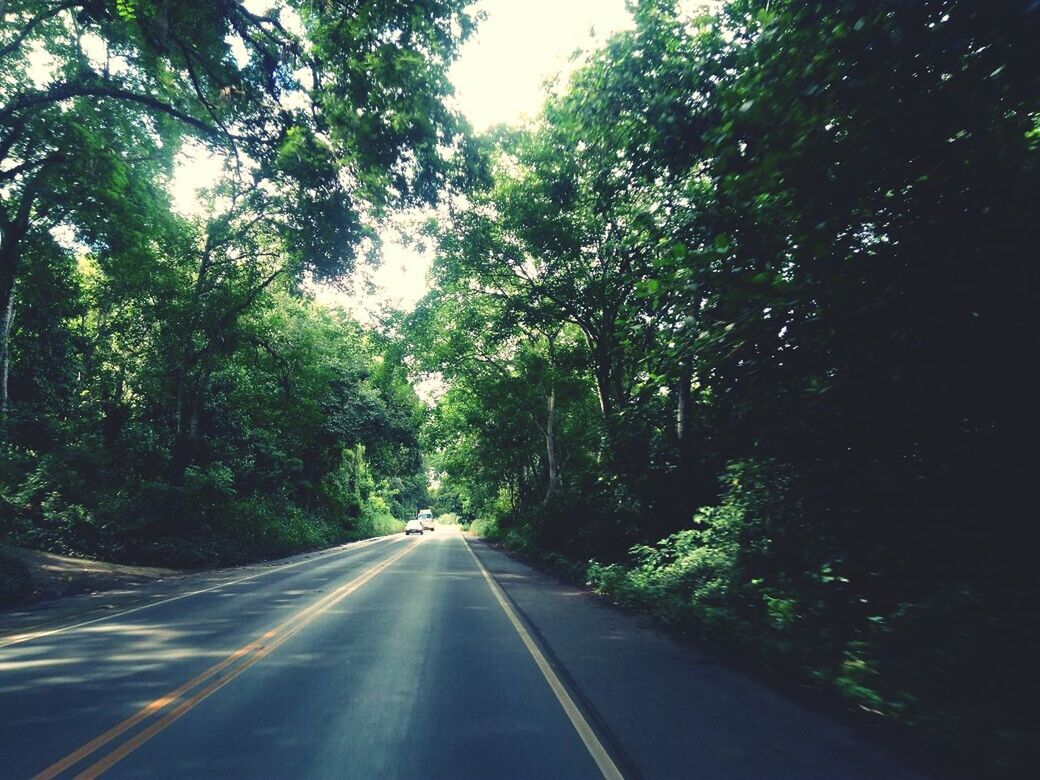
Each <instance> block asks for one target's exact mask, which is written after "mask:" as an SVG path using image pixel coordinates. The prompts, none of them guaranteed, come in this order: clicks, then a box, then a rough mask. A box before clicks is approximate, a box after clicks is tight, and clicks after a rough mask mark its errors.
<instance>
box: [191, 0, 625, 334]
mask: <svg viewBox="0 0 1040 780" xmlns="http://www.w3.org/2000/svg"><path fill="white" fill-rule="evenodd" d="M474 8H475V9H476V10H479V11H483V12H485V14H486V16H487V18H486V19H485V20H484V21H483V22H482V23H481V25H480V27H479V28H478V29H477V32H476V34H475V35H474V36H473V37H472V38H471V39H470V40H469V41H467V42H466V44H465V45H464V46H463V47H462V49H461V51H460V54H459V59H458V60H457V62H456V63H455V65H454V66H453V67H452V69H451V73H450V77H451V80H452V83H453V84H454V85H455V105H456V107H457V108H458V109H459V110H460V111H461V112H462V113H463V114H464V115H465V116H466V118H467V119H469V121H470V123H471V124H472V125H473V126H474V129H476V130H477V131H478V132H479V131H482V130H486V129H487V128H489V127H491V126H493V125H496V124H499V123H509V124H513V123H517V122H521V121H523V118H524V117H525V116H534V115H536V114H537V113H538V110H539V108H540V107H541V104H542V100H543V95H544V90H543V86H542V85H543V83H544V82H545V81H546V79H549V78H552V77H554V76H555V75H556V74H558V73H560V72H564V73H566V72H567V70H568V61H569V59H570V56H571V54H572V53H573V52H575V51H576V50H577V49H579V48H589V47H590V45H592V44H593V43H595V42H597V41H603V40H605V39H606V38H607V37H608V36H609V35H610V34H611V33H613V32H616V31H618V30H621V29H625V28H627V27H630V26H631V25H632V20H631V17H630V16H629V14H628V12H627V11H626V10H625V2H624V0H480V1H479V2H477V3H476V4H475V6H474ZM208 165H209V166H211V165H212V163H211V162H207V160H206V159H204V158H203V157H202V156H201V155H200V156H197V157H196V158H195V159H194V161H186V162H185V164H184V165H183V166H182V169H181V170H180V171H179V172H178V175H177V177H176V179H175V181H174V184H173V190H174V198H175V201H176V202H177V203H178V204H183V206H182V207H184V208H187V207H188V205H189V204H190V202H191V201H192V200H193V198H194V188H195V187H196V186H199V185H200V184H205V183H206V179H207V176H206V173H207V171H206V168H207V166H208ZM214 173H216V172H215V171H214ZM409 218H411V219H413V220H414V219H415V218H416V215H405V216H404V217H403V220H404V221H407V220H408V219H409ZM382 238H383V264H382V266H381V267H380V268H379V269H378V270H376V271H375V272H370V273H369V274H368V276H369V281H370V282H371V283H372V284H374V285H375V287H376V292H374V293H369V292H367V291H365V289H364V285H363V284H361V282H362V278H360V277H359V278H357V279H355V280H354V284H353V285H352V288H353V289H352V291H351V292H348V293H344V292H341V291H337V290H333V289H331V288H324V289H319V290H317V291H316V292H317V298H318V300H319V301H322V302H324V303H327V304H329V305H340V306H344V307H345V308H347V309H348V310H350V311H352V312H353V313H354V314H355V316H357V317H359V318H360V319H362V320H363V321H364V320H369V319H370V317H371V315H372V314H374V313H375V312H377V311H378V310H379V309H381V308H382V307H383V306H384V305H391V306H393V307H394V308H398V309H404V310H409V309H411V308H412V307H413V306H414V305H415V304H416V302H417V301H418V300H419V299H420V298H421V297H422V296H423V294H424V293H425V292H426V288H427V282H426V276H427V272H428V270H429V267H430V263H431V262H432V257H431V255H430V253H429V252H427V253H425V254H420V253H419V252H416V251H414V250H412V249H410V248H408V247H405V246H403V245H402V244H401V243H400V242H398V241H397V239H396V234H395V231H394V229H392V228H391V229H388V230H386V231H384V232H383V234H382Z"/></svg>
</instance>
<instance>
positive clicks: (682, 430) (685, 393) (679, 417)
mask: <svg viewBox="0 0 1040 780" xmlns="http://www.w3.org/2000/svg"><path fill="white" fill-rule="evenodd" d="M692 381H693V370H692V369H691V367H690V366H688V365H685V364H683V365H682V366H681V367H680V369H679V386H678V388H676V389H677V392H676V396H677V397H678V401H677V405H676V410H675V434H676V437H677V438H678V440H679V451H680V453H685V452H686V449H687V445H688V444H689V438H690V406H691V404H692V395H691V389H690V383H691V382H692Z"/></svg>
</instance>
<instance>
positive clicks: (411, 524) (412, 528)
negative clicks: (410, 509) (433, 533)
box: [404, 519, 423, 536]
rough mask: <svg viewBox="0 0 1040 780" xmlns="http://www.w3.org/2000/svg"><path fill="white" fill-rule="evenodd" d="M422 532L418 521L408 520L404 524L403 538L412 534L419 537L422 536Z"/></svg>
mask: <svg viewBox="0 0 1040 780" xmlns="http://www.w3.org/2000/svg"><path fill="white" fill-rule="evenodd" d="M422 532H423V527H422V523H420V522H419V520H418V519H415V520H409V521H408V522H407V523H405V524H404V535H405V536H411V535H412V534H419V536H422Z"/></svg>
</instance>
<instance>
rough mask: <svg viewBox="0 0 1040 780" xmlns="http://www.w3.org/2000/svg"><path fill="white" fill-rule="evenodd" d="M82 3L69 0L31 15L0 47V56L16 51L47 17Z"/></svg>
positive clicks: (80, 0) (49, 17) (77, 0)
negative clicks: (7, 41)
mask: <svg viewBox="0 0 1040 780" xmlns="http://www.w3.org/2000/svg"><path fill="white" fill-rule="evenodd" d="M82 5H83V2H82V0H72V1H71V2H66V3H62V4H61V5H58V6H55V7H54V8H51V9H49V10H47V11H44V12H43V13H41V14H39V15H38V16H36V17H33V18H32V19H31V20H30V21H29V23H28V24H27V25H25V27H23V28H22V31H21V32H20V33H18V34H17V35H16V36H14V38H13V39H12V40H11V41H10V42H9V43H8V44H7V45H6V46H4V47H3V48H0V57H6V56H7V55H8V54H11V53H13V52H14V51H16V50H17V49H18V47H19V46H21V45H22V42H23V41H24V40H25V39H26V38H28V37H29V36H30V35H31V34H32V31H33V30H34V29H35V28H36V27H38V26H39V25H41V24H43V23H44V22H46V21H47V20H48V19H51V18H53V17H55V16H57V15H58V14H60V13H61V12H62V11H67V10H68V9H70V8H79V7H81V6H82ZM2 16H3V14H0V17H2Z"/></svg>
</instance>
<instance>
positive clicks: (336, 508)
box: [0, 0, 474, 590]
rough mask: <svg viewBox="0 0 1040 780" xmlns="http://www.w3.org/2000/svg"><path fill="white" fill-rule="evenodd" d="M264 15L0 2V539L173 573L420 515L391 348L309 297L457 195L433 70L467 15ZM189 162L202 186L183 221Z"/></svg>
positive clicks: (163, 6)
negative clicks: (399, 226) (200, 171)
mask: <svg viewBox="0 0 1040 780" xmlns="http://www.w3.org/2000/svg"><path fill="white" fill-rule="evenodd" d="M268 5H269V6H270V8H269V10H267V11H265V12H264V13H263V14H260V13H255V12H253V11H250V10H249V6H247V5H243V4H241V3H239V2H232V1H230V0H228V1H227V2H223V1H222V2H211V1H210V0H198V1H197V2H165V1H163V2H160V1H158V0H72V1H71V2H57V1H55V2H41V0H11V1H10V2H2V3H0V16H2V17H3V22H4V27H3V33H2V35H0V73H2V78H0V158H2V162H0V231H2V245H0V310H2V312H3V318H2V320H0V365H2V377H0V407H2V412H0V413H2V415H3V419H2V423H0V424H2V432H3V436H2V439H3V441H2V444H0V447H2V449H0V520H2V522H3V530H4V535H5V536H6V538H7V541H9V542H14V543H17V544H20V545H25V546H30V547H38V548H45V549H49V550H53V551H58V552H69V553H73V554H78V555H89V556H97V557H104V558H108V559H110V560H116V561H124V560H126V561H134V562H141V563H160V564H163V565H172V566H189V567H195V566H202V565H211V564H214V563H227V562H236V561H242V560H250V559H256V558H258V557H263V556H270V555H275V554H279V553H287V552H292V551H298V550H304V549H313V548H315V547H319V546H323V545H326V546H327V545H329V544H332V543H335V542H340V541H343V540H347V539H352V538H358V537H362V536H370V535H372V534H375V533H382V532H387V531H390V530H395V529H398V528H400V527H401V526H400V522H399V521H400V519H401V518H403V517H405V516H407V515H408V514H410V513H411V512H413V511H414V508H415V505H416V504H417V503H419V502H421V501H423V500H425V498H426V478H425V472H424V470H423V467H422V461H421V457H420V452H419V445H418V425H419V423H420V422H421V420H422V417H423V414H424V411H423V406H422V404H421V403H420V402H419V400H418V398H417V396H416V394H415V392H414V390H413V389H412V387H411V384H410V383H409V379H408V376H407V374H406V371H405V368H404V364H403V362H402V359H401V348H400V346H399V345H397V344H395V343H394V342H393V341H392V340H390V339H387V338H385V337H382V336H380V335H379V334H378V333H376V332H375V331H373V330H371V329H365V328H362V327H361V326H360V325H359V324H358V323H356V322H353V321H351V320H350V318H349V317H348V316H347V315H345V314H344V313H342V312H336V311H331V310H329V309H326V308H324V307H321V306H319V305H317V304H315V303H314V302H313V300H312V298H313V295H312V294H311V290H312V289H313V286H314V284H315V283H320V282H336V281H337V280H342V279H343V278H345V277H347V276H349V274H350V273H351V272H352V271H353V269H354V268H355V267H356V266H357V265H358V264H363V263H366V262H369V261H370V260H371V259H372V258H373V257H374V256H375V255H376V254H377V253H378V232H379V228H380V225H381V224H383V223H384V222H385V220H386V218H387V215H388V214H389V213H391V212H392V211H393V210H394V209H396V208H401V207H408V206H417V205H420V204H431V203H435V202H436V200H437V198H438V197H439V196H440V195H441V194H442V193H443V192H445V191H447V190H448V189H450V187H451V185H452V182H453V181H454V179H455V178H456V177H457V176H458V175H459V171H461V170H462V166H461V164H460V163H459V162H458V161H459V160H462V159H464V157H465V151H466V143H465V138H464V135H463V129H464V128H463V127H462V124H461V123H460V121H459V120H458V118H457V117H456V116H455V115H454V114H453V113H452V112H451V111H449V110H448V109H447V108H446V106H445V103H444V100H445V98H446V96H447V95H448V94H449V92H450V85H449V83H448V81H447V78H446V71H447V68H448V66H449V65H450V63H451V61H452V60H453V58H454V56H455V53H456V50H457V48H458V45H459V44H460V43H461V41H462V40H463V39H464V38H465V37H466V36H467V35H468V34H469V32H470V31H471V30H472V28H473V22H474V19H473V18H472V17H471V15H470V14H469V13H468V12H467V11H465V10H464V5H465V3H463V2H461V0H429V1H428V2H423V3H406V4H401V3H386V2H375V3H366V4H364V7H363V8H358V7H357V4H356V3H354V2H337V1H336V0H329V2H322V3H310V2H300V3H296V2H279V3H273V4H268ZM185 151H186V152H194V153H195V154H196V156H199V157H201V158H202V159H203V160H205V161H207V163H206V164H207V165H208V166H209V167H210V168H211V171H210V173H212V175H213V182H214V183H213V184H212V186H210V187H209V188H208V189H207V190H206V191H205V192H204V193H203V194H202V195H201V196H200V198H199V202H198V203H197V204H195V205H196V207H195V208H193V209H191V210H190V213H189V214H187V215H186V214H183V213H180V212H178V211H177V210H176V209H175V208H174V206H173V203H172V199H171V195H170V184H171V182H172V181H173V180H174V178H175V176H176V175H177V173H178V171H177V167H178V164H179V163H178V160H179V159H180V158H179V155H180V154H181V152H185ZM0 568H3V570H4V574H2V575H0V579H2V580H3V581H4V585H5V587H6V588H7V589H8V590H11V589H14V588H16V587H17V586H18V585H19V582H20V580H19V576H20V575H19V573H18V571H17V569H16V568H15V567H14V566H13V564H10V563H8V564H6V565H5V566H4V567H0ZM0 590H3V588H0Z"/></svg>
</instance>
